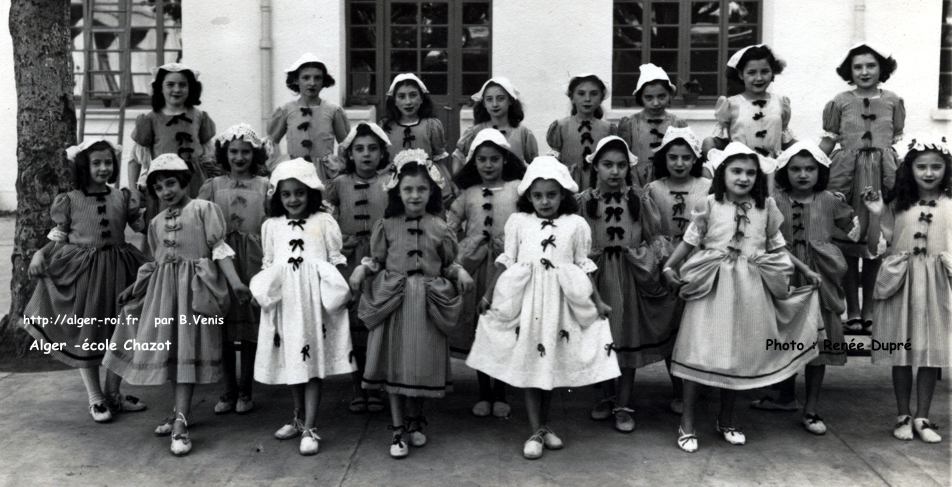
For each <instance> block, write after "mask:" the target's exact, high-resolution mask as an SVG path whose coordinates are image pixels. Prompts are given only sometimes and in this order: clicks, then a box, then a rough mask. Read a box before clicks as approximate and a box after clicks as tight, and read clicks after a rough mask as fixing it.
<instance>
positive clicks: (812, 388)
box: [803, 365, 826, 415]
mask: <svg viewBox="0 0 952 487" xmlns="http://www.w3.org/2000/svg"><path fill="white" fill-rule="evenodd" d="M825 373H826V366H825V365H807V372H806V388H807V399H806V403H804V405H803V414H804V415H807V414H816V403H817V401H819V400H820V387H821V386H822V385H823V375H824V374H825Z"/></svg>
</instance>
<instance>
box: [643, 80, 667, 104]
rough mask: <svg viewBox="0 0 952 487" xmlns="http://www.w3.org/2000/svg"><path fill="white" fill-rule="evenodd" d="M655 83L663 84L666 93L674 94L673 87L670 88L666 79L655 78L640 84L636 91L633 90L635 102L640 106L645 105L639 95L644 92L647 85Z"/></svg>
mask: <svg viewBox="0 0 952 487" xmlns="http://www.w3.org/2000/svg"><path fill="white" fill-rule="evenodd" d="M655 85H657V86H663V87H664V89H665V90H666V91H667V92H668V95H670V96H674V89H672V88H671V85H670V84H669V83H668V82H667V81H665V80H663V79H656V80H653V81H649V82H647V83H645V84H643V85H641V88H638V91H635V104H637V105H638V106H640V107H643V106H645V102H644V100H642V99H641V95H642V94H643V93H644V91H645V88H647V87H649V86H655Z"/></svg>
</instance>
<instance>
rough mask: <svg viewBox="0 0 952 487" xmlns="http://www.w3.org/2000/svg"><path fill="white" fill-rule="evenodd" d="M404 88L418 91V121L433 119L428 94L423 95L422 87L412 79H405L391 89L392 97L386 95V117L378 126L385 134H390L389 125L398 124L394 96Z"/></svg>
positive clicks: (398, 112)
mask: <svg viewBox="0 0 952 487" xmlns="http://www.w3.org/2000/svg"><path fill="white" fill-rule="evenodd" d="M404 86H413V87H415V88H416V89H418V90H420V99H421V100H422V101H421V103H420V109H419V110H417V117H418V118H419V119H420V120H423V119H424V118H433V100H432V99H430V95H429V94H428V93H424V92H423V87H422V86H420V85H419V84H418V83H417V82H416V81H413V80H412V79H405V80H403V81H401V82H399V83H397V86H394V87H393V94H392V95H387V101H386V103H385V105H386V112H387V116H386V117H384V118H382V119H381V120H380V126H381V127H383V130H384V131H385V132H387V133H389V132H390V128H391V125H393V124H394V123H398V122H400V109H398V108H397V101H396V96H397V90H399V89H400V88H403V87H404Z"/></svg>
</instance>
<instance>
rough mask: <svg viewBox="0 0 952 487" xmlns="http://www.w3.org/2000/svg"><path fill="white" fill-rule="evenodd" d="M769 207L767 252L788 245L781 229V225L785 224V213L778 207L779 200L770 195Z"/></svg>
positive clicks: (768, 199) (767, 205)
mask: <svg viewBox="0 0 952 487" xmlns="http://www.w3.org/2000/svg"><path fill="white" fill-rule="evenodd" d="M765 203H766V207H767V252H772V251H774V250H777V249H779V248H783V247H785V246H786V245H787V241H786V240H784V238H783V232H781V231H780V225H781V224H783V213H781V212H780V208H777V202H776V201H774V199H773V198H770V197H768V198H767V201H766V202H765Z"/></svg>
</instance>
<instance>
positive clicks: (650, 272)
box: [579, 189, 678, 368]
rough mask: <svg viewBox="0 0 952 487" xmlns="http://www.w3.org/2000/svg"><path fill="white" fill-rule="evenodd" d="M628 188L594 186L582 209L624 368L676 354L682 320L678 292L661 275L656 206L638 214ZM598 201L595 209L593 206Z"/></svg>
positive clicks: (584, 194) (581, 198)
mask: <svg viewBox="0 0 952 487" xmlns="http://www.w3.org/2000/svg"><path fill="white" fill-rule="evenodd" d="M629 197H635V198H638V195H637V194H636V193H635V192H632V193H631V194H629V193H628V191H627V189H626V190H624V191H621V192H618V193H606V192H602V191H600V190H598V189H594V190H592V189H589V190H586V191H584V192H582V193H581V194H580V195H579V206H580V210H581V211H580V212H581V214H582V216H583V217H585V220H586V221H587V222H588V224H589V226H590V227H591V228H592V252H591V254H589V255H590V256H591V258H592V260H593V261H595V265H597V266H598V270H597V271H595V284H596V285H597V286H598V291H599V294H600V295H601V297H602V299H603V300H604V301H605V303H607V304H608V305H609V306H611V308H612V310H611V312H610V313H609V314H608V322H609V324H610V325H611V330H612V340H613V344H612V349H613V350H615V353H616V356H617V358H618V366H619V367H621V368H636V367H644V366H645V365H649V364H652V363H655V362H658V361H661V360H663V359H665V358H667V357H670V356H671V350H672V349H673V348H674V339H675V337H677V334H678V323H677V322H674V321H673V320H672V315H673V312H674V307H675V298H674V296H672V295H671V294H670V293H669V292H668V290H667V289H666V288H665V287H664V286H662V285H661V282H660V281H659V280H658V277H659V275H660V270H661V264H662V261H661V260H660V258H659V248H658V246H653V245H651V241H652V240H653V237H654V235H655V234H656V233H657V231H658V221H659V215H658V214H657V209H656V208H655V207H654V206H647V205H641V207H640V208H639V215H638V219H634V218H633V217H632V215H631V213H630V212H629V210H628V198H629ZM589 205H594V210H595V211H594V213H590V212H589Z"/></svg>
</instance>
